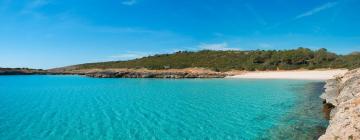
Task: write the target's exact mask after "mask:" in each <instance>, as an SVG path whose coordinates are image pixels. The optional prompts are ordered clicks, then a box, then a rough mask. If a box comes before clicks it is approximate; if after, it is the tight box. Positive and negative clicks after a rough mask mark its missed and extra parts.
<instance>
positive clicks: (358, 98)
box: [319, 69, 360, 140]
mask: <svg viewBox="0 0 360 140" xmlns="http://www.w3.org/2000/svg"><path fill="white" fill-rule="evenodd" d="M325 89H326V90H325V92H324V93H323V94H322V95H321V96H320V97H321V98H322V99H323V100H324V112H325V113H326V114H325V115H326V116H328V117H329V119H330V122H329V126H328V128H327V130H326V133H325V134H324V135H322V136H321V137H320V138H319V139H320V140H329V139H349V140H353V139H354V140H355V139H360V69H355V70H352V71H349V72H347V73H346V74H344V75H342V76H339V77H336V78H335V79H331V80H328V81H326V85H325Z"/></svg>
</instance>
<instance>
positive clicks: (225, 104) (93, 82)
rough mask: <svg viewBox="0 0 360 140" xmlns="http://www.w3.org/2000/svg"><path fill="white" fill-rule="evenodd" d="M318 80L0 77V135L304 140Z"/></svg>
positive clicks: (315, 110)
mask: <svg viewBox="0 0 360 140" xmlns="http://www.w3.org/2000/svg"><path fill="white" fill-rule="evenodd" d="M323 86H324V82H323V81H311V80H251V79H226V78H225V79H126V78H104V79H102V78H89V77H84V76H63V75H58V76H51V75H32V76H0V139H1V140H58V139H64V140H67V139H70V140H226V139H228V140H262V139H264V140H269V139H270V140H277V139H280V140H282V139H286V140H292V139H294V140H297V139H300V140H301V139H304V140H309V139H310V140H311V139H317V138H318V137H319V136H320V135H321V134H322V133H324V130H325V128H326V127H327V125H328V121H327V120H325V119H324V117H323V113H322V100H321V99H320V98H319V96H320V94H321V93H322V92H323V90H324V89H323Z"/></svg>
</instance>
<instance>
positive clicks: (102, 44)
mask: <svg viewBox="0 0 360 140" xmlns="http://www.w3.org/2000/svg"><path fill="white" fill-rule="evenodd" d="M297 47H307V48H311V49H318V48H323V47H324V48H327V49H328V50H330V51H333V52H336V53H340V54H346V53H350V52H352V51H359V50H360V0H332V1H329V0H0V67H31V68H54V67H60V66H66V65H72V64H79V63H85V62H98V61H109V60H127V59H132V58H136V57H141V56H146V55H151V54H156V53H170V52H174V51H178V50H199V49H214V50H227V49H237V50H252V49H291V48H297Z"/></svg>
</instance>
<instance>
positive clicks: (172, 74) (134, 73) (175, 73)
mask: <svg viewBox="0 0 360 140" xmlns="http://www.w3.org/2000/svg"><path fill="white" fill-rule="evenodd" d="M77 73H78V74H83V75H86V76H89V77H96V78H173V79H179V78H224V77H226V76H227V75H228V74H225V73H220V72H209V71H201V72H192V71H183V70H163V71H152V70H131V69H126V70H94V71H87V72H84V71H82V72H77Z"/></svg>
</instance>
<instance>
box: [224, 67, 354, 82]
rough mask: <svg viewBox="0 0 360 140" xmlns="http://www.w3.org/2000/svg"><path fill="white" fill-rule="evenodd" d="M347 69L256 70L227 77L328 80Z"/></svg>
mask: <svg viewBox="0 0 360 140" xmlns="http://www.w3.org/2000/svg"><path fill="white" fill-rule="evenodd" d="M347 71H348V70H346V69H331V70H291V71H255V72H244V73H243V74H239V75H234V76H227V77H226V78H240V79H290V80H291V79H294V80H296V79H298V80H328V79H332V78H334V77H336V76H339V75H343V74H344V73H346V72H347Z"/></svg>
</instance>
